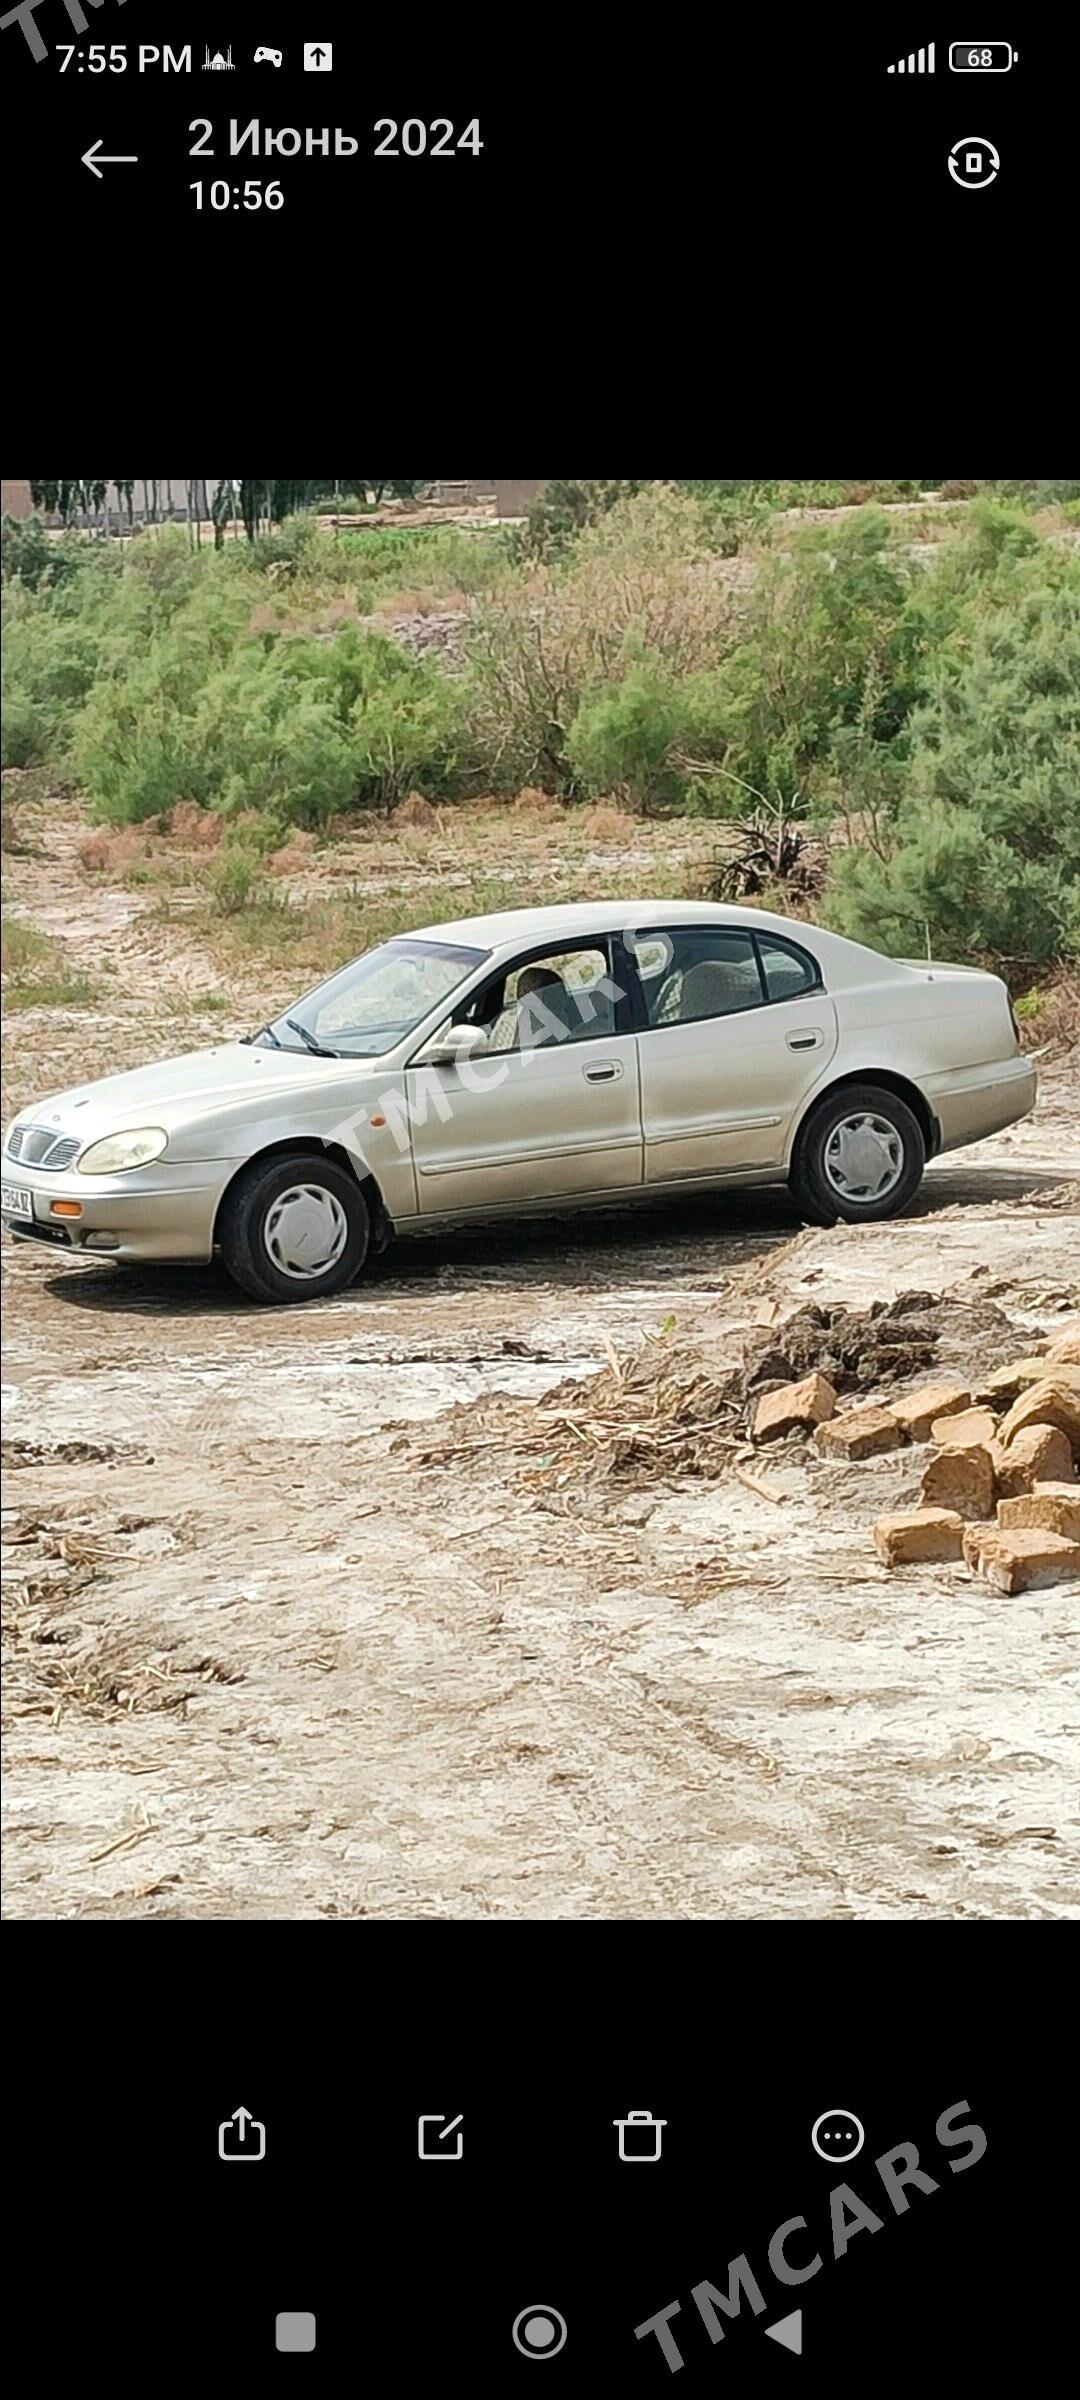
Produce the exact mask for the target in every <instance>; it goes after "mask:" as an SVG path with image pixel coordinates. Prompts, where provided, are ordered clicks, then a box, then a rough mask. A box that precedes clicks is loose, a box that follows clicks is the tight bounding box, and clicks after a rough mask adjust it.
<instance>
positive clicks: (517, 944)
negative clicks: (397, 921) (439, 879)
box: [399, 899, 905, 982]
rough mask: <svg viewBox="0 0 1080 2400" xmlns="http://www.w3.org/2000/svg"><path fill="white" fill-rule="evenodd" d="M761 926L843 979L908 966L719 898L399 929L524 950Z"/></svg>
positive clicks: (502, 915)
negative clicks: (535, 945)
mask: <svg viewBox="0 0 1080 2400" xmlns="http://www.w3.org/2000/svg"><path fill="white" fill-rule="evenodd" d="M659 925H667V926H675V925H716V926H721V925H730V926H744V925H745V926H748V927H749V926H756V927H757V930H758V932H759V933H778V934H781V935H782V936H784V938H785V939H786V940H787V941H791V942H801V943H802V944H804V945H805V947H806V948H807V949H809V950H810V951H811V952H812V953H813V954H814V956H815V957H817V958H818V959H820V960H821V961H822V962H824V961H825V960H826V959H827V960H828V961H829V964H830V967H831V969H832V971H833V974H834V975H835V974H836V971H837V969H838V968H846V970H847V971H846V973H844V974H843V976H842V980H843V981H845V982H856V981H857V982H863V981H865V980H866V978H867V976H868V975H869V974H870V973H871V972H873V973H874V974H875V975H885V976H888V975H890V974H896V975H900V976H902V975H903V974H904V972H905V970H904V969H903V968H902V967H901V965H900V962H899V960H897V959H891V958H885V957H883V956H882V954H881V952H880V951H877V950H868V949H866V948H864V946H863V944H862V943H861V942H849V941H846V940H845V939H844V938H843V936H842V935H840V934H836V933H825V932H823V931H822V929H821V927H820V926H817V925H804V924H802V922H801V921H800V920H798V919H796V918H792V917H778V916H774V915H772V914H771V913H770V911H769V910H768V909H764V908H728V907H727V906H726V905H725V904H723V903H721V902H719V901H716V900H632V899H627V900H577V901H573V902H568V903H566V904H565V905H564V906H561V907H556V908H507V909H503V910H501V911H500V912H499V913H498V914H497V915H493V916H489V917H457V918H454V919H452V920H450V921H448V922H446V923H444V924H442V925H418V926H417V927H416V928H415V930H414V932H413V933H411V934H406V935H404V936H399V939H404V940H406V941H433V942H447V941H449V942H461V943H463V944H465V945H467V946H472V947H474V948H476V949H479V950H489V951H502V950H506V949H518V948H522V947H524V946H525V945H527V944H529V943H531V942H534V941H536V942H543V941H551V942H553V943H554V942H558V941H560V940H563V939H565V940H568V941H569V940H572V939H573V938H574V937H575V936H580V935H582V934H589V933H617V932H622V933H626V932H628V931H631V930H632V931H634V932H635V933H645V932H648V931H649V929H650V928H651V927H653V926H659Z"/></svg>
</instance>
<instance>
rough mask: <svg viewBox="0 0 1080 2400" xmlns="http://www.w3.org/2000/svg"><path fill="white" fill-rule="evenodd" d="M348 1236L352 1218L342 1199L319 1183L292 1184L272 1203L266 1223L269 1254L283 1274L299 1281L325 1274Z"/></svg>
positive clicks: (265, 1241)
mask: <svg viewBox="0 0 1080 2400" xmlns="http://www.w3.org/2000/svg"><path fill="white" fill-rule="evenodd" d="M348 1238H349V1223H348V1218H347V1217H346V1215H345V1211H344V1209H343V1207H342V1205H341V1202H340V1200H336V1199H335V1197H334V1194H333V1192H327V1191H324V1190H323V1188H322V1185H321V1184H318V1183H291V1184H290V1185H289V1189H288V1191H287V1192H282V1193H281V1194H280V1196H279V1197H278V1199H276V1200H274V1201H273V1202H272V1203H271V1206H270V1207H269V1209H268V1210H267V1212H266V1218H265V1221H264V1224H263V1241H264V1243H265V1245H266V1250H267V1255H268V1256H269V1257H270V1258H271V1259H272V1260H273V1262H274V1265H275V1267H277V1268H278V1270H279V1272H280V1273H281V1274H282V1275H291V1276H293V1277H294V1278H295V1280H296V1281H297V1282H298V1283H307V1282H310V1280H311V1278H312V1276H313V1275H325V1273H326V1270H327V1268H328V1267H332V1266H334V1265H335V1264H336V1261H337V1260H338V1259H339V1258H340V1257H341V1253H342V1251H343V1250H344V1248H345V1244H346V1242H347V1241H348Z"/></svg>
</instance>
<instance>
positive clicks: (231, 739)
mask: <svg viewBox="0 0 1080 2400" xmlns="http://www.w3.org/2000/svg"><path fill="white" fill-rule="evenodd" d="M229 597H230V595H229V594H228V592H222V591H221V590H209V591H207V592H205V593H199V594H198V595H197V596H196V601H195V602H193V603H192V604H191V605H190V606H189V607H186V608H184V609H183V610H181V611H179V612H178V613H177V615H176V617H175V618H174V621H173V624H172V627H171V629H170V632H169V634H168V636H167V637H163V638H162V639H161V640H159V641H157V642H156V643H154V644H153V645H152V646H151V649H150V651H149V653H148V655H147V656H146V657H145V658H144V659H143V660H141V661H139V662H138V663H137V664H136V665H135V666H134V667H133V668H132V670H131V672H130V673H129V674H128V675H127V676H126V677H124V678H117V679H116V680H114V681H112V682H109V683H103V684H101V685H100V686H99V688H98V690H97V691H96V692H95V693H94V695H93V697H92V698H91V700H90V701H89V702H88V704H87V706H86V708H85V709H84V711H83V713H82V717H81V720H80V724H79V728H78V733H77V737H76V745H75V755H76V765H77V771H78V773H79V776H80V778H81V780H82V781H83V783H84V784H85V786H86V789H87V791H88V792H89V794H90V796H91V799H92V800H93V802H94V804H95V807H96V809H97V811H98V813H99V814H100V815H101V816H103V817H105V818H107V819H108V820H109V821H110V822H111V823H114V824H135V823H138V822H140V821H141V820H142V819H144V818H146V817H150V816H156V815H158V814H159V813H160V812H161V811H163V810H164V809H166V808H170V807H172V805H173V804H174V802H176V801H178V800H188V801H195V802H197V803H198V804H199V805H200V806H203V807H215V808H219V809H221V810H223V811H224V812H225V813H226V814H230V815H231V814H235V813H237V812H238V811H241V810H248V809H257V810H261V811H263V812H268V813H269V814H270V815H271V816H272V817H273V818H274V819H275V821H276V822H277V823H278V824H279V825H325V824H327V823H329V821H330V820H331V819H332V818H333V817H335V816H337V815H339V814H340V813H341V812H342V810H344V809H347V808H350V807H392V806H393V805H394V802H395V801H396V800H398V799H400V798H401V797H402V796H403V794H404V793H405V792H406V791H408V790H409V789H410V788H411V786H412V785H413V784H414V783H422V784H423V785H424V786H425V788H426V789H428V790H435V791H441V792H446V793H448V794H449V793H451V792H453V791H454V790H455V789H456V788H457V787H458V782H459V779H460V775H461V772H462V766H463V760H464V756H465V750H466V742H465V731H464V725H463V713H462V705H461V696H460V694H459V693H458V691H457V690H456V688H455V687H454V686H453V685H452V684H450V683H449V682H448V681H447V680H446V679H445V678H444V677H442V676H441V675H440V674H439V672H438V670H437V669H436V668H434V667H433V666H430V665H428V664H427V663H425V662H424V661H422V660H417V659H414V658H411V657H409V656H408V655H407V654H406V652H405V651H403V650H401V649H400V648H399V647H398V645H397V643H395V642H393V641H390V640H388V639H387V638H386V637H385V636H383V635H381V634H377V633H372V632H361V631H359V630H358V629H356V628H352V627H350V628H348V629H347V630H346V631H345V632H344V633H341V634H339V636H338V638H337V640H336V641H334V642H320V641H316V640H314V639H311V638H308V637H305V636H302V635H280V634H277V633H275V632H269V631H268V632H266V633H261V634H257V635H253V636H249V638H247V639H246V640H243V641H241V642H240V644H239V646H238V647H236V648H235V649H234V650H233V651H232V653H231V655H227V656H226V657H225V658H224V660H223V662H222V663H218V658H219V653H220V650H221V648H222V646H223V645H225V644H226V642H227V638H228V635H227V629H228V608H227V605H226V603H227V601H228V599H229ZM223 610H224V614H223Z"/></svg>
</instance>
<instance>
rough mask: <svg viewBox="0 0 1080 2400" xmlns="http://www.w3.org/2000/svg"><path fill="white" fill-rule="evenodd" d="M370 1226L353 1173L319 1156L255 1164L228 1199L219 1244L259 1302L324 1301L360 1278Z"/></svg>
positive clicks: (237, 1279)
mask: <svg viewBox="0 0 1080 2400" xmlns="http://www.w3.org/2000/svg"><path fill="white" fill-rule="evenodd" d="M370 1238H371V1222H370V1218H369V1215H368V1210H367V1206H366V1203H365V1201H364V1196H363V1194H362V1192H360V1191H359V1190H358V1188H357V1185H356V1184H355V1182H354V1180H353V1178H352V1176H351V1175H350V1174H349V1173H348V1172H347V1170H346V1169H345V1168H344V1167H339V1166H338V1165H337V1163H336V1161H335V1160H334V1159H331V1158H327V1157H325V1156H324V1155H323V1154H322V1153H320V1152H319V1151H312V1152H310V1153H309V1152H305V1153H304V1154H303V1155H297V1156H295V1157H291V1158H268V1159H264V1160H262V1161H260V1160H258V1159H255V1160H254V1161H253V1162H252V1164H251V1166H250V1167H245V1169H244V1171H243V1173H242V1174H241V1175H238V1177H237V1179H236V1182H235V1183H234V1184H233V1186H232V1188H231V1190H230V1191H229V1192H228V1194H227V1195H226V1200H225V1206H224V1210H223V1213H222V1219H221V1228H220V1235H219V1239H220V1242H221V1255H222V1258H223V1259H224V1261H225V1265H226V1266H227V1268H228V1270H229V1273H230V1275H231V1276H232V1278H233V1280H234V1282H236V1283H238V1284H239V1285H240V1288H241V1290H242V1291H245V1292H248V1293H250V1295H251V1297H252V1299H253V1300H279V1301H285V1302H291V1301H300V1300H319V1299H324V1298H325V1297H326V1295H327V1294H328V1293H329V1292H340V1291H341V1290H342V1289H343V1287H344V1285H345V1284H347V1283H351V1282H352V1281H353V1278H354V1276H356V1275H358V1274H359V1272H360V1269H361V1267H362V1266H363V1263H364V1260H365V1258H366V1257H367V1252H368V1244H369V1241H370Z"/></svg>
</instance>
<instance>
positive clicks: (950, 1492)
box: [922, 1448, 994, 1517]
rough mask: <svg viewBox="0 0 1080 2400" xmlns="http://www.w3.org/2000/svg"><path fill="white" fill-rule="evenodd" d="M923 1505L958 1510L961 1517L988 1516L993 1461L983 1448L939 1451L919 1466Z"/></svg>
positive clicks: (990, 1503)
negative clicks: (920, 1469)
mask: <svg viewBox="0 0 1080 2400" xmlns="http://www.w3.org/2000/svg"><path fill="white" fill-rule="evenodd" d="M922 1497H923V1506H924V1507H925V1508H948V1509H953V1508H955V1509H959V1511H960V1515H961V1516H962V1517H992V1516H993V1513H994V1464H993V1460H992V1459H991V1456H990V1453H989V1451H988V1450H986V1449H982V1448H978V1449H971V1450H966V1449H963V1450H961V1449H958V1450H948V1449H946V1450H939V1451H938V1453H937V1456H936V1458H932V1459H930V1461H929V1463H928V1464H927V1466H926V1467H924V1469H923V1478H922Z"/></svg>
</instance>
